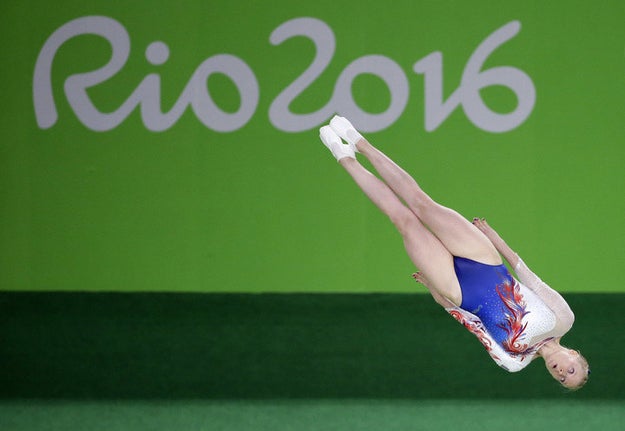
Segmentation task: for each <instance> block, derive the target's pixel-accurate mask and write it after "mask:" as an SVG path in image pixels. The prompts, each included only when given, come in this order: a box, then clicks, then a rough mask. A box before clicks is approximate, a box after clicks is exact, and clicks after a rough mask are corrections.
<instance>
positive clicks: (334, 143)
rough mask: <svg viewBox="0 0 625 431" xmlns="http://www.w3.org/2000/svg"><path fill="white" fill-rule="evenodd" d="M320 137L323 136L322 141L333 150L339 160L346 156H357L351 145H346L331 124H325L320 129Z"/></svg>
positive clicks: (353, 157)
mask: <svg viewBox="0 0 625 431" xmlns="http://www.w3.org/2000/svg"><path fill="white" fill-rule="evenodd" d="M319 137H320V138H321V142H323V143H324V145H325V146H326V147H328V149H329V150H330V151H331V152H332V155H333V156H334V157H335V158H336V161H337V162H338V161H339V160H341V159H343V158H345V157H351V158H352V159H355V158H356V155H355V154H354V149H353V148H352V147H351V145H345V144H344V143H343V141H341V138H339V136H338V135H337V134H336V133H334V131H333V130H332V128H331V127H330V126H323V127H322V128H321V129H319Z"/></svg>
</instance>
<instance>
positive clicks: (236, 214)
mask: <svg viewBox="0 0 625 431" xmlns="http://www.w3.org/2000/svg"><path fill="white" fill-rule="evenodd" d="M1 9H2V13H1V14H0V36H1V37H2V40H4V41H5V42H4V44H3V48H2V51H3V64H4V66H3V67H2V69H1V71H0V81H1V82H2V84H1V85H2V94H3V98H2V99H3V104H4V109H3V114H2V116H1V119H0V121H1V124H0V133H1V135H0V141H1V142H2V144H1V149H0V152H1V153H0V163H1V165H0V186H1V189H2V195H1V196H0V205H1V213H0V214H1V215H0V217H1V219H0V247H1V248H0V265H1V268H2V270H1V271H0V287H1V288H2V289H7V290H93V291H110V290H114V291H117V290H122V291H206V292H218V291H220V292H282V291H288V292H337V291H343V292H411V291H413V289H414V286H413V284H411V280H410V278H409V275H410V273H411V272H412V271H413V270H414V268H413V266H412V264H411V263H410V261H409V260H408V258H407V257H406V256H405V253H404V251H403V247H402V245H401V241H400V240H399V237H398V235H397V234H396V233H395V232H394V229H393V227H392V226H390V224H389V223H388V222H387V221H386V220H385V218H384V217H383V216H382V215H381V214H379V213H378V212H377V210H376V209H375V208H374V207H373V206H372V205H371V204H370V203H369V202H368V201H366V199H365V198H364V197H363V195H362V193H361V192H360V191H359V190H357V189H356V187H355V186H354V185H353V184H352V183H351V181H350V180H349V178H348V177H347V175H346V174H345V173H344V172H342V171H341V169H340V168H339V166H337V164H336V163H335V162H334V160H333V159H332V157H331V155H330V154H329V153H328V151H327V150H326V149H325V148H324V147H323V146H322V145H321V143H320V142H319V140H318V131H317V129H318V126H321V125H322V123H320V124H319V125H318V126H316V127H314V128H312V129H310V130H306V131H302V132H297V133H287V132H283V131H280V130H278V129H276V128H275V127H274V126H273V125H272V124H271V123H270V121H269V117H268V112H269V106H270V104H271V102H272V101H273V100H274V99H275V97H276V96H277V95H278V94H279V93H280V92H281V91H282V90H283V89H284V88H285V87H286V86H287V85H288V84H290V83H291V82H292V81H293V80H294V79H295V78H296V77H297V76H299V75H300V74H301V73H302V72H303V71H304V70H305V69H306V68H307V67H308V65H309V64H310V62H311V61H312V59H313V56H314V53H315V51H314V47H313V45H312V43H311V41H310V40H309V39H307V38H303V37H298V38H293V39H290V40H288V41H286V42H284V43H283V44H282V45H279V46H273V45H271V43H270V42H269V35H270V34H271V32H272V31H273V30H274V29H275V28H277V27H278V26H279V25H280V24H282V23H284V22H286V21H288V20H290V19H293V18H297V17H302V16H309V17H315V18H318V19H320V20H322V21H324V22H325V23H327V24H328V25H329V26H330V27H331V28H332V30H333V31H334V34H335V38H336V52H335V54H334V56H333V57H332V59H331V62H330V64H329V66H328V68H327V69H326V70H325V71H324V72H323V74H322V75H321V76H320V77H319V78H318V79H317V80H316V81H315V82H314V83H313V85H311V87H310V88H308V89H307V90H306V91H305V92H304V93H302V95H301V96H300V97H299V98H297V99H296V100H295V102H294V103H293V105H292V109H293V110H294V111H295V112H299V113H308V112H313V111H316V110H318V109H319V108H321V107H322V106H323V105H325V104H326V102H327V101H328V100H329V98H330V96H331V91H332V88H333V86H334V83H335V82H336V79H337V78H338V76H339V74H340V73H341V72H342V70H343V69H344V68H345V67H346V66H347V64H349V63H350V62H351V61H353V60H355V59H356V58H359V57H361V56H363V55H369V54H379V55H383V56H386V57H389V58H390V59H392V60H394V61H395V62H397V63H398V64H399V65H400V67H401V68H402V70H403V71H404V73H405V74H406V76H407V78H408V82H409V88H410V94H409V99H408V104H407V106H406V109H405V111H404V113H403V115H402V116H401V117H400V118H399V119H398V120H397V121H396V122H395V123H394V124H392V125H391V126H390V127H388V128H387V129H385V130H382V131H379V132H375V133H369V134H367V136H368V137H369V138H370V140H371V141H372V142H374V143H376V144H378V145H379V147H380V148H381V149H382V150H383V151H385V152H387V153H388V154H389V155H390V156H391V157H392V158H394V159H396V160H397V161H398V162H399V163H400V164H401V165H402V166H404V167H405V168H406V169H407V170H408V171H410V172H411V173H412V174H414V176H415V177H416V178H417V180H418V181H419V182H420V184H421V185H422V186H423V187H424V189H425V190H426V191H428V192H429V193H430V194H431V195H432V197H433V198H435V199H436V200H438V201H440V202H441V203H443V204H446V205H448V206H451V207H453V208H455V209H457V210H458V211H460V212H461V213H462V214H464V215H465V216H466V217H473V216H484V217H487V218H488V219H489V220H490V222H491V224H493V225H494V226H495V227H496V228H497V229H498V230H499V231H500V232H501V234H502V235H503V236H504V238H506V239H507V240H508V242H509V243H510V244H511V245H512V246H513V247H514V248H515V249H516V250H518V252H519V253H520V255H521V256H522V257H523V258H524V259H525V260H526V262H527V263H528V264H529V265H530V267H532V268H533V269H534V270H535V272H537V273H538V274H539V275H540V276H541V277H542V278H543V279H545V280H546V281H548V282H549V283H550V284H552V285H553V287H555V288H557V289H559V290H561V291H564V292H567V291H576V292H615V291H622V290H623V287H622V283H619V280H620V277H619V275H620V274H619V272H620V269H619V268H621V267H622V266H623V264H625V257H624V255H623V253H622V244H623V242H624V241H625V227H624V226H623V214H624V208H625V204H624V201H623V199H622V190H623V187H624V186H625V173H624V170H623V161H624V151H625V150H624V147H623V140H622V124H623V100H624V97H625V48H624V44H625V27H624V26H623V22H624V21H623V19H624V18H625V5H624V4H623V3H622V2H620V1H605V2H600V3H596V4H592V5H591V4H590V3H589V2H586V1H569V2H566V3H563V2H548V3H544V2H535V1H529V2H516V1H514V2H500V1H479V2H460V1H458V2H452V1H442V2H439V1H437V2H434V1H431V2H429V1H423V2H413V1H398V2H394V3H393V4H392V5H386V4H384V5H382V4H378V2H357V3H356V2H351V1H346V2H345V1H344V2H336V1H331V2H330V1H319V2H299V1H298V2H291V1H288V2H287V1H276V2H272V3H271V4H267V3H265V2H252V1H248V2H242V1H239V2H226V1H211V2H201V1H183V2H168V1H154V2H149V3H145V2H117V1H115V2H110V1H106V2H105V1H91V2H82V1H62V2H60V3H58V4H55V6H54V7H50V6H49V5H48V3H45V2H38V1H31V2H17V1H9V2H4V3H3V5H2V6H1ZM87 15H104V16H109V17H111V18H114V19H115V20H117V21H119V22H120V23H121V24H122V25H123V26H124V27H125V28H126V30H127V31H128V33H129V35H130V39H131V52H130V57H129V60H128V62H127V64H126V65H125V67H124V68H123V69H122V70H121V71H120V72H119V73H117V74H116V75H115V76H114V77H113V78H111V79H110V80H108V81H106V82H104V83H102V84H100V85H98V86H96V87H94V88H92V89H91V90H89V94H90V96H91V97H92V100H93V102H94V104H95V105H96V106H97V107H98V108H99V109H101V110H102V111H107V112H110V111H113V110H115V109H117V107H119V106H120V105H121V104H122V102H123V101H124V100H125V99H126V98H127V97H128V96H129V95H130V93H131V92H132V91H133V90H134V89H135V88H136V86H137V85H138V83H139V82H140V81H141V80H142V79H143V78H144V77H145V76H146V75H147V74H148V73H158V74H160V76H161V80H162V106H163V109H164V110H168V109H169V108H170V107H171V106H172V105H173V103H174V102H175V100H176V99H177V98H178V96H179V95H180V93H181V92H182V89H183V88H184V86H185V85H186V83H187V81H188V80H189V78H190V76H191V74H192V73H193V71H194V70H195V69H196V67H197V66H198V65H199V64H200V63H201V62H202V61H204V60H205V59H207V58H209V57H211V56H213V55H216V54H223V53H227V54H232V55H235V56H237V57H239V58H240V59H242V60H243V61H245V62H246V63H247V64H248V65H249V66H250V68H251V69H252V71H253V72H254V74H255V76H256V78H257V80H258V84H259V88H260V101H259V104H258V107H257V109H256V111H255V114H254V115H253V117H252V118H251V120H250V121H249V122H248V123H247V124H246V125H245V126H244V127H243V128H241V129H239V130H237V131H234V132H229V133H219V132H215V131H213V130H210V129H208V128H207V127H205V126H204V125H203V124H202V123H200V121H199V120H198V119H197V118H196V117H195V115H194V114H193V112H192V111H191V110H190V109H188V110H187V111H186V112H185V114H184V115H183V116H182V117H181V119H180V120H179V121H178V122H177V123H176V124H175V125H174V126H173V127H171V128H170V129H168V130H166V131H163V132H150V131H148V130H147V129H146V128H145V127H144V125H143V123H142V122H141V117H140V115H139V110H138V109H136V110H135V111H134V112H133V113H132V114H131V115H130V117H129V118H128V119H126V120H125V121H124V122H123V123H121V125H119V126H118V127H117V128H115V129H113V130H111V131H107V132H94V131H92V130H89V129H88V128H86V127H85V126H84V125H83V124H81V123H80V122H79V121H78V119H77V117H76V116H75V114H74V113H73V111H72V110H71V108H70V107H69V104H68V103H67V99H66V98H65V96H64V93H63V82H64V80H65V79H66V78H67V77H68V76H70V75H72V74H75V73H78V72H87V71H90V70H94V69H97V68H99V67H101V66H102V65H103V64H104V63H105V62H106V61H107V60H108V58H109V56H110V52H111V49H110V47H109V45H108V43H107V42H106V41H105V40H104V39H102V38H100V37H97V36H93V35H91V36H89V35H87V36H80V37H77V38H74V39H71V40H70V41H68V42H67V43H65V44H64V45H63V46H62V47H61V49H59V51H58V53H57V55H56V57H55V60H54V63H53V69H52V85H53V89H54V95H55V100H56V104H57V108H58V111H59V120H58V122H57V123H56V124H55V125H54V126H53V127H51V128H49V129H46V130H42V129H39V128H38V127H37V123H36V120H35V115H34V108H33V101H32V78H33V71H34V65H35V61H36V59H37V56H38V54H39V51H40V49H41V48H42V46H43V44H44V42H45V41H46V39H47V38H48V37H49V36H50V35H51V34H52V33H53V32H54V31H55V30H56V29H58V28H59V27H60V26H61V25H63V24H65V23H67V22H68V21H70V20H72V19H75V18H78V17H81V16H87ZM513 20H518V21H520V22H521V24H522V28H521V31H520V33H519V34H518V35H517V36H515V37H514V38H513V39H512V40H510V41H509V42H507V43H506V44H504V45H502V46H501V47H499V48H498V49H497V50H496V51H495V52H494V53H493V54H492V55H491V56H490V57H489V58H488V60H487V62H486V64H485V67H486V68H488V67H495V66H501V65H508V66H512V67H515V68H518V69H521V70H523V71H524V72H525V73H527V74H528V75H529V76H530V77H531V79H532V81H533V83H534V86H535V88H536V105H535V107H534V109H533V111H532V113H531V115H530V117H529V118H528V119H527V120H526V121H525V122H524V123H523V124H522V125H520V126H519V127H518V128H516V129H514V130H511V131H508V132H504V133H490V132H485V131H483V130H481V129H479V128H477V127H476V126H475V125H473V124H472V123H471V122H470V121H469V120H468V118H467V116H466V115H465V114H464V112H463V110H462V109H461V108H458V109H456V110H455V111H454V112H453V113H452V114H451V116H450V117H449V118H448V119H447V120H446V121H444V122H443V123H442V124H441V126H440V127H439V128H438V129H436V130H435V131H433V132H426V131H425V126H424V119H423V117H424V94H423V88H424V87H423V76H422V75H417V74H415V73H414V72H412V66H413V65H414V63H415V62H417V61H418V60H419V59H421V58H423V57H425V56H426V55H428V54H429V53H431V52H433V51H441V52H442V53H443V56H444V92H445V97H447V96H448V95H449V94H451V92H452V91H453V90H455V89H456V88H457V87H458V84H459V82H460V78H461V75H462V70H463V68H464V66H465V64H466V62H467V60H468V59H469V57H470V56H471V53H472V52H473V51H474V50H475V48H476V47H477V46H478V45H479V44H480V43H481V42H482V41H483V40H484V39H485V38H486V37H487V36H488V35H490V34H491V33H492V32H493V31H495V30H496V29H498V28H500V27H501V26H503V25H504V24H506V23H508V22H510V21H513ZM155 40H161V41H164V42H166V43H167V45H168V46H169V49H170V57H169V60H168V61H167V62H166V63H165V64H164V65H162V66H153V65H151V64H149V63H148V62H147V61H146V59H145V56H144V52H145V48H146V47H147V46H148V44H149V43H151V42H153V41H155ZM207 85H208V88H209V89H210V93H211V95H212V96H213V97H214V99H215V101H216V102H217V104H218V105H219V106H220V107H221V108H222V109H224V110H225V111H229V112H234V111H236V110H237V109H238V106H239V95H238V92H237V90H236V87H235V86H234V85H233V84H232V82H231V81H229V80H228V79H227V78H226V77H225V76H223V75H219V74H215V75H213V76H211V77H210V78H209V79H208V84H207ZM353 94H354V97H355V99H356V101H357V102H358V104H359V105H360V106H361V107H362V109H365V110H367V111H369V112H382V111H384V110H385V109H386V108H387V106H388V103H389V99H390V96H389V94H388V91H387V89H386V86H385V85H384V83H383V82H382V81H381V80H380V79H379V78H376V77H374V76H372V75H361V76H359V77H358V78H357V79H356V80H355V81H354V84H353ZM482 96H483V98H484V100H485V101H486V103H487V104H488V105H489V106H491V108H492V109H493V110H495V111H498V112H509V111H512V110H514V108H515V106H516V99H515V97H514V95H513V93H511V92H510V91H509V90H507V89H505V88H503V87H490V88H487V89H484V90H483V91H482ZM328 120H329V118H328Z"/></svg>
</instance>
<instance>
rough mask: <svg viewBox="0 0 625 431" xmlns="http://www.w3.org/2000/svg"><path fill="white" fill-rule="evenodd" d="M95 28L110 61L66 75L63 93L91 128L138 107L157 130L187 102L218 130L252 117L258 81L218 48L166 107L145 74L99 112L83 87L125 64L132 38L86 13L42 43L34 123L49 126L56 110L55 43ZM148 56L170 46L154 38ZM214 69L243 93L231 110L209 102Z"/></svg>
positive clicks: (165, 52)
mask: <svg viewBox="0 0 625 431" xmlns="http://www.w3.org/2000/svg"><path fill="white" fill-rule="evenodd" d="M84 34H95V35H98V36H101V37H103V38H105V39H106V40H107V41H108V42H109V43H110V44H111V48H112V52H113V53H112V56H111V59H110V60H109V62H108V63H107V64H106V65H105V66H103V67H102V68H100V69H97V70H95V71H91V72H87V73H80V74H75V75H71V76H69V77H68V78H67V79H66V80H65V86H64V87H65V96H66V97H67V101H68V103H69V104H70V106H71V107H72V109H73V111H74V113H75V114H76V116H77V117H78V119H79V120H80V122H82V123H83V124H84V125H85V126H86V127H88V128H89V129H91V130H94V131H100V132H103V131H108V130H111V129H114V128H116V127H117V126H119V125H120V124H121V123H122V122H123V121H124V120H125V119H126V118H128V116H129V115H130V113H131V112H132V111H133V110H134V109H135V108H136V107H137V106H140V108H141V118H142V121H143V124H144V125H145V127H146V128H147V129H148V130H151V131H155V132H160V131H163V130H167V129H169V128H170V127H171V126H173V125H174V124H175V123H176V122H177V121H178V120H179V119H180V117H181V116H182V114H183V113H184V111H185V110H186V108H187V107H188V106H189V105H191V107H192V109H193V111H194V113H195V114H196V116H197V117H198V118H199V119H200V121H201V122H202V123H203V124H204V125H205V126H206V127H209V128H211V129H213V130H216V131H219V132H231V131H234V130H238V129H240V128H241V127H243V126H244V125H245V124H246V123H247V122H248V121H249V120H250V118H251V117H252V115H253V114H254V112H255V110H256V106H257V105H258V99H259V88H258V82H257V81H256V77H255V76H254V73H253V72H252V70H251V69H250V68H249V66H247V64H245V62H243V61H242V60H240V59H239V58H237V57H235V56H232V55H229V54H220V55H215V56H213V57H210V58H208V59H207V60H205V61H204V62H203V63H202V64H200V66H198V68H197V69H196V71H195V73H194V74H193V76H192V77H191V79H190V81H189V82H188V84H187V86H186V87H185V89H184V91H183V93H182V95H181V96H180V97H179V98H178V100H177V101H176V103H175V104H174V106H173V108H172V109H171V110H170V111H169V112H166V113H163V112H162V110H161V78H160V76H159V75H158V74H155V73H151V74H148V75H147V76H146V77H145V78H144V79H143V81H141V83H140V84H139V86H138V87H137V88H136V89H135V90H134V91H133V93H132V94H131V95H130V97H128V99H126V101H125V102H123V104H122V105H121V106H120V107H119V108H118V109H117V110H116V111H114V112H111V113H103V112H101V111H100V110H98V108H96V106H95V105H94V104H93V102H92V101H91V99H90V97H89V95H88V93H87V90H88V89H89V88H91V87H94V86H96V85H98V84H101V83H103V82H105V81H106V80H108V79H110V78H111V77H112V76H113V75H115V74H116V73H117V72H119V71H120V70H121V69H122V67H123V66H124V65H125V64H126V61H127V59H128V54H129V52H130V38H129V37H128V33H127V32H126V29H124V27H123V26H122V25H121V24H119V23H118V22H117V21H115V20H113V19H111V18H107V17H99V16H93V17H84V18H78V19H76V20H74V21H70V22H68V23H67V24H65V25H63V26H62V27H61V28H59V29H58V30H57V31H55V32H54V33H53V34H52V35H51V36H50V38H49V39H48V40H47V41H46V43H45V44H44V46H43V48H42V50H41V52H40V53H39V57H38V59H37V63H36V65H35V73H34V78H33V99H34V105H35V115H36V117H37V124H38V125H39V127H40V128H42V129H47V128H50V127H52V126H53V125H54V124H55V123H56V121H57V119H58V114H57V110H56V104H55V102H54V97H53V93H52V78H51V71H52V62H53V60H54V57H55V55H56V53H57V51H58V49H59V48H60V47H61V45H63V44H64V43H65V42H67V41H68V40H69V39H71V38H73V37H76V36H79V35H84ZM146 58H147V60H148V61H149V62H150V63H151V64H154V65H160V64H163V63H165V62H166V61H167V59H168V58H169V48H168V47H167V45H166V44H164V43H163V42H153V43H151V44H150V45H149V46H148V48H147V50H146ZM213 73H222V74H224V75H225V76H227V77H228V78H230V79H231V80H232V81H233V83H234V84H235V86H236V87H237V89H238V91H239V94H240V96H241V106H240V107H239V110H238V111H237V112H235V113H232V114H231V113H226V112H223V111H222V110H221V109H219V107H218V106H217V105H216V104H215V103H214V102H213V100H212V98H211V97H210V94H209V93H208V91H207V90H208V89H207V88H206V81H207V79H208V77H209V76H210V75H211V74H213Z"/></svg>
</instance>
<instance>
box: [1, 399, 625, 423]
mask: <svg viewBox="0 0 625 431" xmlns="http://www.w3.org/2000/svg"><path fill="white" fill-rule="evenodd" d="M623 424H625V407H624V406H623V403H622V402H620V401H609V402H608V401H572V400H568V401H566V400H553V399H547V400H507V401H496V400H485V399H482V400H458V399H450V400H297V401H285V400H280V401H271V400H265V401H180V400H179V401H108V402H107V401H100V402H76V401H71V402H68V401H65V402H59V401H55V402H41V401H40V402H32V401H31V402H19V403H18V402H11V403H7V402H4V403H0V429H2V430H6V431H43V430H46V431H73V430H81V431H92V430H102V431H143V430H146V431H147V430H150V431H161V430H162V431H204V430H206V431H333V430H336V431H351V430H354V431H369V430H370V431H410V430H415V431H422V430H429V431H439V430H440V431H449V430H454V429H465V430H483V431H491V430H493V431H494V430H506V431H517V430H518V431H527V430H552V431H560V430H563V431H564V430H567V431H578V430H579V431H587V430H597V431H598V430H601V431H622V430H623Z"/></svg>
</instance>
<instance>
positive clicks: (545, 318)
mask: <svg viewBox="0 0 625 431" xmlns="http://www.w3.org/2000/svg"><path fill="white" fill-rule="evenodd" d="M520 265H523V266H524V264H523V262H522V261H519V265H517V268H516V269H515V272H517V275H519V274H521V275H523V274H524V273H529V274H531V275H532V276H533V278H532V277H530V276H527V277H525V278H526V279H527V282H528V283H530V286H531V287H532V288H533V289H532V290H531V289H530V288H528V287H527V286H525V285H524V284H522V283H520V282H519V281H518V280H516V279H515V278H514V277H512V275H511V274H510V272H509V271H508V269H507V268H506V266H505V265H503V264H501V265H487V264H483V263H479V262H476V261H474V260H471V259H466V258H463V257H454V268H455V271H456V276H457V277H458V281H459V283H460V288H461V291H462V304H461V305H460V307H452V308H447V312H449V313H450V314H451V315H452V316H453V317H454V318H455V319H456V320H458V321H459V322H460V323H462V324H463V325H464V326H465V327H466V328H467V329H468V330H469V331H471V332H472V333H473V334H474V335H475V336H476V337H477V338H478V339H479V340H480V342H482V344H483V345H484V347H486V350H487V351H488V353H489V354H490V356H491V357H492V358H493V359H494V360H495V362H496V363H497V364H498V365H499V366H500V367H502V368H504V369H506V370H508V371H510V372H514V371H519V370H521V369H523V368H525V367H526V366H527V365H528V364H529V363H530V362H531V360H532V359H533V358H534V357H535V355H536V352H537V351H538V349H539V348H540V347H541V346H542V345H543V344H544V343H546V342H547V341H549V340H551V339H553V338H555V337H560V336H562V335H564V333H565V332H566V331H568V329H570V326H569V327H568V328H566V330H565V331H564V332H562V328H561V327H559V328H556V315H555V313H554V311H553V310H552V309H551V308H550V307H549V306H548V305H547V304H546V303H545V302H544V301H543V300H542V299H541V298H540V297H539V296H538V295H537V294H536V293H535V292H534V291H533V290H537V289H538V288H540V286H532V284H535V283H537V282H536V281H535V280H538V282H540V283H542V284H543V285H544V283H543V282H542V281H540V279H538V277H536V276H534V274H533V273H531V271H529V269H527V267H523V268H519V266H520ZM519 269H520V271H517V270H519ZM521 278H523V277H521ZM544 286H545V287H546V288H547V289H550V288H549V287H548V286H546V285H544ZM566 307H567V308H568V306H566ZM569 311H570V309H569ZM571 314H572V313H571ZM571 324H572V322H571Z"/></svg>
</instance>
